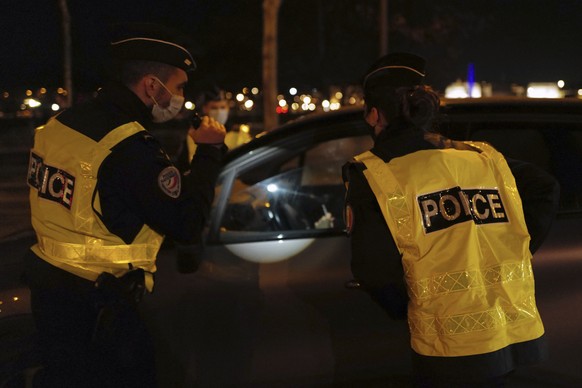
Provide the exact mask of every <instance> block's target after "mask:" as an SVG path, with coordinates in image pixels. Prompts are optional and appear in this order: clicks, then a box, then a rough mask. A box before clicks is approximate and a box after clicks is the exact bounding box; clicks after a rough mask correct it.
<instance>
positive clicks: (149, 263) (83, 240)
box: [28, 118, 163, 291]
mask: <svg viewBox="0 0 582 388" xmlns="http://www.w3.org/2000/svg"><path fill="white" fill-rule="evenodd" d="M144 130H145V129H144V128H143V127H142V126H141V125H140V124H138V123H137V122H131V123H127V124H124V125H122V126H120V127H118V128H116V129H114V130H112V131H111V132H109V133H108V134H107V135H106V136H105V137H104V138H103V139H101V140H100V141H99V142H96V141H94V140H92V139H90V138H89V137H87V136H85V135H83V134H81V133H80V132H78V131H75V130H74V129H72V128H69V127H67V126H66V125H64V124H62V123H61V122H60V121H58V120H57V119H54V118H53V119H51V120H50V121H49V122H48V123H47V124H46V125H45V126H42V127H39V128H37V130H36V133H35V138H34V147H33V149H32V150H31V153H30V162H29V168H28V183H29V186H30V207H31V215H32V226H33V228H34V230H35V232H36V235H37V244H35V245H34V246H33V247H32V250H33V251H34V253H35V254H36V255H38V256H39V257H40V258H42V259H43V260H45V261H47V262H48V263H50V264H52V265H54V266H56V267H59V268H61V269H63V270H66V271H68V272H71V273H73V274H75V275H77V276H80V277H82V278H85V279H87V280H91V281H95V280H96V279H97V277H98V276H99V274H101V273H102V272H109V273H111V274H113V275H115V276H121V275H123V274H125V273H127V271H128V270H129V269H130V268H143V269H144V270H145V271H146V272H148V273H153V272H155V270H156V266H155V260H156V255H157V253H158V251H159V249H160V246H161V244H162V241H163V236H162V235H160V234H158V233H157V232H155V231H153V230H152V229H151V228H149V227H148V226H147V225H144V226H143V228H142V229H141V230H140V232H139V233H138V235H137V236H136V238H135V239H134V241H133V242H132V243H131V244H126V243H125V242H124V241H123V240H122V239H121V238H120V237H118V236H116V235H114V234H112V233H111V232H109V230H107V227H106V226H105V225H104V224H103V223H102V221H101V220H100V218H99V216H98V215H99V214H101V205H100V202H99V193H98V192H97V190H96V187H97V173H98V171H99V167H100V166H101V163H102V162H103V160H104V159H105V158H106V157H107V156H108V155H109V154H110V153H111V149H112V148H113V147H114V146H115V145H116V144H118V143H119V142H121V141H122V140H124V139H126V138H128V137H129V136H131V135H133V134H136V133H138V132H140V131H144ZM146 286H147V288H148V289H149V290H150V291H151V289H152V287H153V278H152V276H148V277H147V278H146Z"/></svg>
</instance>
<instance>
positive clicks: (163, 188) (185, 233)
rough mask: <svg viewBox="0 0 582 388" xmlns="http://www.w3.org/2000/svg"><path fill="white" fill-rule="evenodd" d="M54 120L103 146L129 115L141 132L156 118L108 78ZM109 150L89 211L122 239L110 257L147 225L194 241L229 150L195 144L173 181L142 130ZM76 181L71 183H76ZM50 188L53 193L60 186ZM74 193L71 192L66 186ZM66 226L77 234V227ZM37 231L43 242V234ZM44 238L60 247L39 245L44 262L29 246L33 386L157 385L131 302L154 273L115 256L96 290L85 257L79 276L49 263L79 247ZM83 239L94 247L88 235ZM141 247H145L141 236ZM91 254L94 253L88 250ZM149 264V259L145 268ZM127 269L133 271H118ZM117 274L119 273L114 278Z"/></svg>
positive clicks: (36, 183)
mask: <svg viewBox="0 0 582 388" xmlns="http://www.w3.org/2000/svg"><path fill="white" fill-rule="evenodd" d="M53 120H57V121H58V123H53V124H52V127H53V128H54V127H56V128H65V129H67V130H72V131H73V132H70V133H72V134H75V136H77V135H79V134H81V135H82V136H80V138H81V139H82V138H83V136H85V137H87V138H89V139H91V140H90V141H94V142H97V143H99V142H100V141H101V140H102V139H104V138H105V137H106V136H107V135H109V134H110V133H112V132H113V131H114V130H115V129H116V128H120V127H123V126H124V125H130V126H132V125H133V124H132V123H134V122H136V123H139V128H141V127H142V126H143V127H144V128H145V129H147V128H148V127H150V126H151V120H152V116H151V113H150V111H149V109H148V108H147V107H146V106H145V105H144V104H143V102H142V101H141V100H140V99H139V98H138V97H137V96H136V95H135V94H134V93H133V92H132V91H131V90H129V89H128V88H127V87H126V86H124V85H122V84H117V83H110V84H108V85H107V86H105V87H104V88H103V89H101V90H100V91H99V94H98V96H97V97H96V98H95V99H94V100H92V101H89V102H87V103H84V104H81V105H78V106H75V107H73V108H71V109H69V110H67V111H65V112H63V113H61V114H60V115H58V116H57V117H56V118H55V119H53ZM63 140H65V139H63ZM110 151H111V152H110V154H109V155H108V156H107V157H106V158H105V159H104V160H103V161H102V163H101V164H100V167H99V169H98V173H97V177H96V178H97V179H96V182H97V183H96V188H95V191H94V193H98V201H97V200H96V199H95V197H94V198H92V202H91V203H92V204H93V205H92V207H93V209H92V211H93V214H91V217H93V218H95V219H97V218H98V219H99V221H98V222H96V223H98V224H100V223H102V225H103V226H104V227H105V229H104V230H105V232H108V233H110V234H111V236H112V237H113V238H115V239H118V240H119V239H120V240H121V243H116V244H117V245H116V246H117V247H119V248H116V249H118V250H117V251H114V254H113V256H115V252H119V250H120V249H121V250H122V249H123V247H124V246H123V244H126V246H127V247H128V248H129V249H130V248H131V246H132V244H133V243H134V240H135V239H136V238H137V237H138V236H140V235H142V234H143V232H144V230H146V228H147V229H148V230H151V232H150V235H152V236H158V235H159V236H160V237H161V238H163V236H166V237H168V238H170V239H172V240H175V241H178V242H182V243H186V244H191V243H195V242H198V241H199V239H200V235H201V231H202V229H203V227H204V224H205V222H206V220H207V217H208V214H209V211H210V208H211V204H212V200H213V196H214V185H215V182H216V178H217V176H218V173H219V169H220V161H221V157H222V155H223V154H224V153H225V152H226V147H224V146H223V147H222V148H219V147H216V146H214V145H207V144H199V145H198V150H197V153H196V155H195V157H194V158H193V160H192V163H191V170H190V171H189V173H188V174H187V175H186V176H182V177H181V179H177V177H176V176H170V178H171V179H170V180H171V182H170V183H167V182H166V181H164V180H163V179H162V175H163V172H164V171H169V172H170V173H174V172H177V169H175V168H173V167H171V162H170V160H169V158H168V157H167V155H166V153H165V152H164V151H163V149H162V148H161V146H160V144H159V143H158V141H157V140H156V139H155V138H153V137H152V136H151V135H150V134H149V133H148V132H147V130H146V131H144V130H139V131H137V132H136V133H135V134H133V135H130V136H128V137H126V138H123V139H122V140H121V141H119V142H117V143H116V144H115V145H114V146H113V148H111V150H110ZM35 157H37V158H40V156H34V153H33V157H32V158H31V160H32V161H33V162H34V158H35ZM31 163H32V162H31ZM37 170H38V169H37ZM53 170H54V169H53ZM42 171H44V172H46V171H49V173H54V174H53V175H55V176H57V177H63V176H66V175H65V172H60V171H57V172H55V171H53V172H51V167H50V166H47V167H46V168H44V169H43V170H42ZM41 174H42V173H41ZM34 175H35V174H34V171H33V173H31V172H30V171H29V183H31V181H32V183H31V186H32V190H31V195H32V196H33V197H32V198H35V197H34V196H36V195H40V196H42V195H41V194H40V193H41V192H42V191H43V190H44V187H46V185H44V183H43V180H42V179H36V180H35V179H33V178H31V177H32V176H34ZM36 175H38V173H37V174H36ZM77 178H79V177H77ZM58 179H61V180H62V179H63V178H58ZM58 179H57V181H58ZM79 180H80V179H77V182H76V183H75V184H77V185H78V181H79ZM43 185H44V186H43ZM53 186H54V187H53V191H55V190H56V189H55V187H59V186H58V185H56V184H53ZM49 189H50V187H49ZM61 189H62V188H61ZM74 190H75V193H74V194H70V197H71V198H68V202H72V201H75V200H76V195H77V193H79V192H81V190H82V188H81V187H75V188H74ZM49 191H50V190H49ZM70 191H71V193H72V189H71V190H70ZM60 197H61V198H60V199H58V201H56V202H57V203H56V204H55V206H56V207H58V208H60V207H61V206H62V205H66V204H63V203H62V202H63V201H64V197H65V196H64V195H62V193H61V196H60ZM49 199H50V198H49ZM42 200H43V199H41V201H42ZM52 200H53V201H54V198H53V199H52ZM35 201H36V199H35ZM58 202H61V203H58ZM97 203H98V204H97ZM69 205H70V203H69ZM97 207H98V209H97ZM33 216H34V215H33ZM48 228H49V229H50V226H49V227H48ZM71 233H73V235H75V233H76V234H77V235H78V234H79V233H81V232H80V231H79V230H77V231H71ZM40 236H41V239H43V238H42V233H41V235H40ZM43 240H44V239H43ZM46 240H47V241H48V242H49V243H50V242H53V243H54V244H55V246H56V247H57V248H59V249H60V250H58V249H56V248H55V249H52V250H49V248H47V246H43V247H42V249H40V250H38V251H35V252H41V251H42V252H43V255H44V254H45V252H46V257H45V259H44V260H43V259H41V258H40V257H38V255H36V254H35V253H33V252H30V254H29V255H28V257H27V258H26V277H27V281H28V284H29V287H30V289H31V307H32V311H33V314H34V317H35V321H36V324H37V328H38V331H39V345H40V349H41V356H42V357H43V363H44V366H45V368H46V370H47V373H42V372H43V371H41V372H39V374H38V375H39V376H38V377H37V378H35V384H36V383H40V384H41V385H40V386H47V387H52V386H59V387H69V386H70V387H81V386H99V387H106V386H112V387H113V386H115V387H117V386H120V387H121V386H122V387H132V386H135V387H147V386H154V385H155V366H154V354H153V350H152V343H151V340H150V338H149V336H148V334H147V330H146V329H145V326H144V324H143V322H142V321H141V319H140V318H139V313H138V311H137V309H136V302H137V301H138V300H139V298H140V297H141V294H142V291H143V290H144V288H151V283H152V282H151V281H149V282H148V279H149V278H150V277H151V274H148V273H145V274H144V272H141V271H133V270H134V268H133V266H132V264H131V260H129V261H128V262H127V264H123V263H121V264H119V263H116V262H115V261H114V260H115V257H113V258H112V262H111V263H109V262H106V263H105V264H104V265H106V266H107V265H110V266H111V268H112V271H110V272H111V273H113V275H115V276H113V275H111V274H108V275H107V276H105V277H103V278H101V277H100V278H99V279H98V283H99V287H96V283H95V281H92V280H89V278H90V277H91V276H90V273H89V275H88V276H86V275H85V272H83V271H84V268H83V264H82V262H81V263H79V260H82V259H83V258H82V256H81V257H80V259H78V258H73V259H74V260H73V259H69V263H72V265H71V266H70V267H71V268H73V269H74V270H79V273H80V275H79V276H77V275H78V273H77V272H75V271H68V270H64V269H62V268H69V267H67V266H63V267H60V268H59V267H58V266H55V265H51V264H50V263H49V262H47V260H48V259H50V258H51V257H57V256H58V252H66V253H71V252H74V249H75V248H77V245H79V244H77V245H74V246H73V247H72V248H70V247H68V246H67V243H66V241H65V242H59V241H57V242H54V241H53V240H54V239H50V238H48V239H46ZM87 241H88V243H87V244H90V242H91V240H87ZM116 241H117V240H116ZM160 241H161V240H160ZM39 243H41V244H40V245H42V244H43V243H42V242H40V241H39ZM58 244H60V245H58ZM69 245H72V244H69ZM144 245H146V246H147V241H146V244H144ZM36 246H37V247H38V246H39V244H37V245H36ZM69 248H70V249H69ZM157 248H159V245H158V246H157V247H156V246H153V248H152V247H150V246H147V249H144V252H147V253H144V254H145V255H150V256H151V255H155V252H156V251H157ZM37 249H38V248H37ZM97 249H99V247H97ZM152 249H153V250H152ZM87 252H90V250H89V248H87ZM129 252H135V251H129ZM152 252H153V253H152ZM101 256H103V255H101ZM85 257H87V258H88V257H89V256H85ZM47 258H48V259H47ZM131 259H140V258H138V257H133V258H131ZM75 260H77V261H75ZM154 260H155V256H154ZM64 262H65V263H67V262H66V260H64ZM112 263H113V264H112ZM147 264H148V265H149V266H150V267H152V266H153V270H152V271H151V272H154V271H155V265H154V264H153V263H149V262H148V263H147ZM124 265H125V270H124V269H123V268H124ZM91 266H95V263H87V267H86V268H91ZM150 267H147V266H146V272H147V268H150ZM124 274H129V275H128V276H125V277H123V275H124ZM134 274H135V278H133V276H134ZM130 277H132V278H130ZM119 278H122V279H123V280H122V281H119ZM130 288H131V289H130ZM128 291H132V292H128Z"/></svg>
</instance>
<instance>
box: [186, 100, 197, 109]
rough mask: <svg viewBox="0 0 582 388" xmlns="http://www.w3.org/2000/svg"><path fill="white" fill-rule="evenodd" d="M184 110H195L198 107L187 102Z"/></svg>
mask: <svg viewBox="0 0 582 388" xmlns="http://www.w3.org/2000/svg"><path fill="white" fill-rule="evenodd" d="M184 108H186V109H188V110H194V109H195V108H196V105H194V103H193V102H192V101H186V102H185V103H184Z"/></svg>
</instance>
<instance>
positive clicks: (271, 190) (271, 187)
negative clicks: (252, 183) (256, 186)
mask: <svg viewBox="0 0 582 388" xmlns="http://www.w3.org/2000/svg"><path fill="white" fill-rule="evenodd" d="M277 190H279V187H278V186H277V185H276V184H274V183H271V184H268V185H267V191H268V192H269V193H274V192H276V191H277Z"/></svg>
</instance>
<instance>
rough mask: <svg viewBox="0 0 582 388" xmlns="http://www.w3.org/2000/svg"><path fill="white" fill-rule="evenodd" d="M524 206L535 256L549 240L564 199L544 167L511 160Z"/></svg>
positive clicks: (509, 162)
mask: <svg viewBox="0 0 582 388" xmlns="http://www.w3.org/2000/svg"><path fill="white" fill-rule="evenodd" d="M507 163H508V165H509V168H510V169H511V172H512V174H513V176H514V178H515V183H516V185H517V190H518V191H519V195H520V197H521V201H522V203H523V212H524V216H525V223H526V225H527V229H528V232H529V234H530V237H531V241H530V251H531V252H532V254H533V253H535V252H536V251H537V250H538V248H539V247H540V246H541V245H542V243H543V242H544V240H545V239H546V237H547V235H548V232H549V231H550V227H551V226H552V223H553V221H554V218H555V217H556V213H557V211H558V205H559V200H560V185H559V184H558V181H557V180H556V179H555V178H554V177H553V176H552V175H550V174H548V173H547V172H545V171H544V170H542V169H541V168H539V167H537V166H535V165H533V164H531V163H527V162H523V161H518V160H514V159H507Z"/></svg>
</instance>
